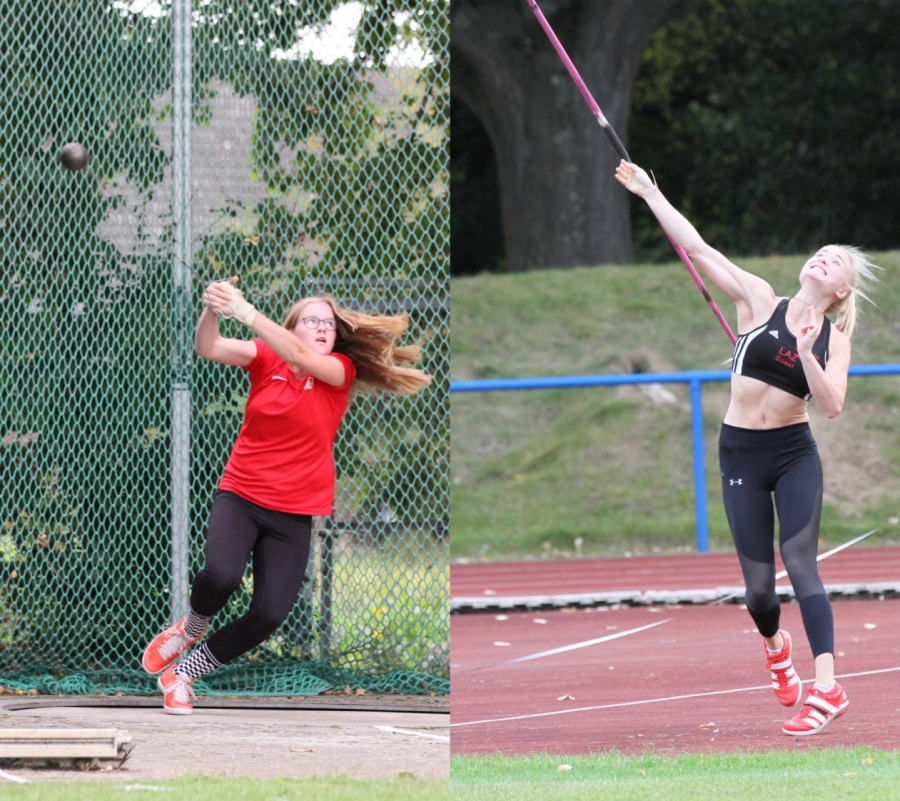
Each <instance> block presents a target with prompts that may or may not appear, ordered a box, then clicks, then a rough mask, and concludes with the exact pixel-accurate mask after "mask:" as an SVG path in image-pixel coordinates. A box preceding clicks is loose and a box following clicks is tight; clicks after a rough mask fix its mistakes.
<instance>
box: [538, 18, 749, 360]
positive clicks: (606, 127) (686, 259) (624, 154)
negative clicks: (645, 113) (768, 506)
mask: <svg viewBox="0 0 900 801" xmlns="http://www.w3.org/2000/svg"><path fill="white" fill-rule="evenodd" d="M528 5H530V6H531V10H532V11H534V15H535V16H536V17H537V19H538V22H540V23H541V27H542V28H543V29H544V32H545V33H546V34H547V37H548V38H549V39H550V42H551V44H552V45H553V47H554V48H555V50H556V52H557V53H558V54H559V57H560V58H561V59H562V62H563V64H565V65H566V69H567V70H568V71H569V75H571V76H572V80H573V81H575V85H576V86H577V87H578V90H579V91H580V92H581V95H582V97H584V99H585V100H586V101H587V104H588V106H589V107H590V109H591V112H592V113H593V115H594V116H595V117H596V118H597V122H599V123H600V127H601V128H602V129H603V131H604V133H606V135H607V137H609V141H610V142H612V146H613V147H614V148H615V150H616V153H618V154H619V156H620V157H621V158H623V159H625V161H627V162H629V163H632V162H631V157H630V156H629V155H628V151H627V150H625V145H623V144H622V141H621V140H620V139H619V137H618V136H617V135H616V132H615V131H614V130H613V127H612V126H611V125H610V124H609V120H607V119H606V117H605V116H604V115H603V112H602V111H601V110H600V106H598V105H597V101H596V100H594V97H593V95H592V94H591V93H590V91H589V90H588V88H587V86H586V85H585V83H584V81H583V80H582V79H581V76H580V75H579V74H578V70H577V69H576V68H575V65H574V64H573V63H572V59H570V58H569V55H568V53H566V51H565V49H564V48H563V46H562V44H561V43H560V41H559V39H557V38H556V34H555V33H554V32H553V28H551V27H550V23H549V22H547V18H546V17H545V16H544V14H543V12H542V11H541V9H540V8H538V4H537V1H536V0H528ZM663 231H664V232H665V234H666V236H667V237H669V241H670V242H671V243H672V247H673V248H675V252H676V253H677V254H678V256H679V258H680V259H681V261H682V262H683V263H684V266H685V267H687V271H688V272H689V273H690V274H691V278H693V279H694V283H695V284H696V285H697V287H698V288H699V290H700V292H702V293H703V297H704V298H705V299H706V302H707V303H708V304H709V308H710V309H712V313H713V314H714V315H716V319H717V320H718V321H719V323H720V324H721V325H722V328H724V329H725V333H726V334H728V338H729V339H730V340H731V342H732V344H734V342H735V340H736V337H735V335H734V332H733V331H732V330H731V326H729V325H728V321H727V320H726V319H725V317H724V316H723V314H722V312H721V311H720V310H719V307H718V306H717V305H716V302H715V301H714V300H713V299H712V296H711V295H710V294H709V290H708V289H707V288H706V284H704V283H703V279H702V278H701V277H700V274H699V273H698V272H697V270H696V268H695V267H694V265H693V263H692V262H691V259H690V256H688V254H687V253H685V251H684V248H683V247H681V245H679V244H677V243H676V242H675V241H674V240H673V239H672V237H671V236H669V234H668V232H666V231H665V229H663Z"/></svg>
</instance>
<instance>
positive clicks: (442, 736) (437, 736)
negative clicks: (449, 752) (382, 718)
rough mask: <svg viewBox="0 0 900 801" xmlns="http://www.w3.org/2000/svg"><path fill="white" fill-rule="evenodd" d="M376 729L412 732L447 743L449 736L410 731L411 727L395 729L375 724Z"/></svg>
mask: <svg viewBox="0 0 900 801" xmlns="http://www.w3.org/2000/svg"><path fill="white" fill-rule="evenodd" d="M375 728H376V729H380V730H381V731H386V732H390V733H391V734H414V735H415V736H416V737H427V738H428V739H429V740H440V741H441V742H442V743H449V742H450V737H449V736H447V735H446V734H427V733H426V732H424V731H412V730H411V729H395V728H394V727H393V726H376V727H375Z"/></svg>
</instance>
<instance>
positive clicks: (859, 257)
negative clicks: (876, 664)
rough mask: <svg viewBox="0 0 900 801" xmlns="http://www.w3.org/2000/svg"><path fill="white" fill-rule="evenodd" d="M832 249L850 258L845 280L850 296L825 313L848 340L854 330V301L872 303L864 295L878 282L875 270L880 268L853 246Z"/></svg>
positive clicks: (855, 311) (832, 305)
mask: <svg viewBox="0 0 900 801" xmlns="http://www.w3.org/2000/svg"><path fill="white" fill-rule="evenodd" d="M832 247H837V248H840V249H841V250H843V251H844V252H845V253H846V254H847V255H848V256H849V257H850V277H849V278H848V280H847V286H848V287H849V288H850V294H848V295H847V297H846V298H844V299H843V300H838V301H835V302H834V303H832V304H831V306H829V307H828V308H827V309H825V313H826V314H828V315H831V317H832V320H831V322H832V325H834V327H835V328H837V329H838V330H839V331H843V332H844V333H845V334H846V335H847V338H848V339H849V338H850V337H852V336H853V329H854V328H856V316H857V308H856V299H857V298H859V299H860V300H867V301H869V303H871V302H872V301H871V300H870V298H869V296H868V295H867V294H866V293H867V292H868V291H869V289H870V288H871V286H872V284H874V283H875V282H876V281H877V280H878V278H877V276H876V275H875V270H880V269H881V268H880V267H879V266H878V265H877V264H873V263H872V262H871V261H870V260H869V257H868V256H866V254H865V253H863V252H862V251H861V250H860V249H859V248H858V247H856V246H854V245H832Z"/></svg>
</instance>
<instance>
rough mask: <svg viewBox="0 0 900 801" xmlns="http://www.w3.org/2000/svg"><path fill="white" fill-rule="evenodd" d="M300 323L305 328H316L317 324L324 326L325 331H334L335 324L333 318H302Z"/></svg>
mask: <svg viewBox="0 0 900 801" xmlns="http://www.w3.org/2000/svg"><path fill="white" fill-rule="evenodd" d="M300 322H302V323H303V325H305V326H306V327H307V328H318V327H319V323H322V325H324V326H325V330H326V331H334V329H335V327H336V324H335V322H334V318H332V317H328V318H322V317H303V318H301V320H300Z"/></svg>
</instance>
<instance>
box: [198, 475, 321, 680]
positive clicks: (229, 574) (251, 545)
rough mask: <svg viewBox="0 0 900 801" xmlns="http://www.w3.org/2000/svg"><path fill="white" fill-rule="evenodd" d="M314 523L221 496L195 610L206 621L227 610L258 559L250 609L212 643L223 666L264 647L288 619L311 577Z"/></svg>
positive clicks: (209, 535) (225, 493)
mask: <svg viewBox="0 0 900 801" xmlns="http://www.w3.org/2000/svg"><path fill="white" fill-rule="evenodd" d="M311 522H312V518H311V517H310V516H309V515H295V514H287V513H285V512H274V511H272V510H271V509H266V508H264V507H262V506H257V505H256V504H255V503H251V502H250V501H248V500H245V499H244V498H241V497H240V496H239V495H236V494H235V493H233V492H228V491H226V490H219V491H218V492H216V497H215V500H213V505H212V510H211V511H210V515H209V530H208V532H207V538H206V565H205V566H204V568H203V570H201V571H200V572H199V573H198V574H197V576H196V577H195V578H194V583H193V585H192V586H191V608H192V609H193V610H194V611H195V612H196V613H197V614H198V615H204V616H205V617H212V616H213V615H215V614H216V612H218V611H219V610H220V609H222V608H223V607H224V606H225V604H226V603H227V601H228V599H229V597H230V596H231V594H232V593H233V592H234V591H235V590H236V589H237V588H238V587H240V585H241V578H243V575H244V570H245V568H246V567H247V559H248V557H249V556H250V553H251V552H252V553H253V597H252V599H251V601H250V609H249V610H248V611H247V613H246V614H245V615H243V616H242V617H240V618H238V619H237V620H234V621H232V622H231V623H228V624H227V625H225V626H223V627H222V628H221V629H219V630H218V631H216V633H215V634H213V635H212V636H211V637H210V638H209V639H208V640H207V643H206V645H207V647H208V648H209V650H210V653H212V655H213V657H215V659H216V660H217V661H218V662H219V663H220V664H223V665H224V664H225V663H226V662H230V661H231V660H232V659H234V658H236V657H238V656H240V655H241V654H243V653H246V652H247V651H249V650H250V649H251V648H254V647H255V646H257V645H259V644H260V643H261V642H263V641H264V640H265V639H266V638H267V637H268V636H270V635H271V634H272V633H273V632H274V631H275V630H276V629H277V628H278V627H279V626H280V625H281V624H282V623H283V622H284V620H285V618H286V617H287V616H288V613H289V612H290V611H291V608H292V607H293V606H294V603H295V602H296V601H297V596H298V595H299V594H300V587H301V585H302V583H303V577H304V575H305V574H306V563H307V561H308V559H309V539H310V534H311Z"/></svg>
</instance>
